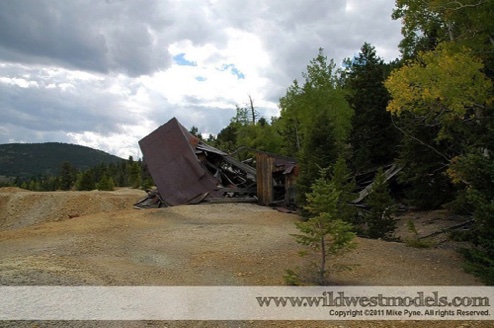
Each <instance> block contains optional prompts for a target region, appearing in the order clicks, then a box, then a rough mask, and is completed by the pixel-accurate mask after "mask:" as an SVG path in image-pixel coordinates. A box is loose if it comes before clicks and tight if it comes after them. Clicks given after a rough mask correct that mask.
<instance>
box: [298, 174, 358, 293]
mask: <svg viewBox="0 0 494 328" xmlns="http://www.w3.org/2000/svg"><path fill="white" fill-rule="evenodd" d="M327 175H328V173H327V170H321V171H320V174H319V176H320V177H319V178H318V179H317V180H316V181H315V182H314V184H313V185H312V188H311V189H312V192H310V193H308V194H307V206H306V210H307V211H308V213H310V218H309V220H307V221H305V222H297V223H296V226H297V229H298V230H299V231H300V232H301V233H300V234H294V235H293V236H294V237H295V240H296V241H297V243H299V244H302V245H305V246H309V247H310V248H311V249H313V250H315V251H316V252H317V253H319V255H320V258H319V261H318V263H315V264H316V266H317V273H318V282H319V284H321V285H324V284H326V283H327V277H328V271H329V270H328V263H327V260H328V258H329V257H331V256H333V257H334V256H338V255H341V254H343V253H345V252H347V251H349V250H351V249H353V248H354V247H355V244H354V242H353V240H354V238H355V233H353V232H352V225H351V224H349V223H348V222H345V221H343V220H341V219H340V218H339V217H338V212H339V211H338V201H339V198H340V193H341V192H340V191H338V190H336V188H335V186H334V184H333V183H331V182H330V181H329V180H328V179H327ZM301 254H302V255H303V254H305V252H303V253H301Z"/></svg>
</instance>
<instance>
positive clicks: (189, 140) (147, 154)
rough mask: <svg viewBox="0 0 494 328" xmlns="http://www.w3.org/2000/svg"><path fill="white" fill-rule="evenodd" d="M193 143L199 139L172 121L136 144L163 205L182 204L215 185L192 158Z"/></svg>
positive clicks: (209, 175)
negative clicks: (162, 200)
mask: <svg viewBox="0 0 494 328" xmlns="http://www.w3.org/2000/svg"><path fill="white" fill-rule="evenodd" d="M197 144H199V139H198V138H196V137H195V136H193V135H192V134H191V133H189V132H188V131H187V129H185V128H184V127H183V126H182V125H181V124H180V123H179V122H178V121H177V119H176V118H173V119H171V120H170V121H168V122H167V123H166V124H164V125H162V126H160V127H159V128H157V129H156V130H154V131H153V132H151V133H150V134H149V135H147V136H146V137H144V138H143V139H141V140H140V141H139V146H140V147H141V151H142V154H143V155H144V160H145V161H146V165H147V167H148V169H149V172H150V174H151V176H152V177H153V180H154V183H155V184H156V187H157V188H158V191H159V192H160V195H161V197H162V198H163V199H164V200H165V202H166V204H167V205H179V204H185V203H187V202H189V201H191V200H192V199H194V198H197V197H199V196H201V195H203V194H205V193H209V192H211V191H213V190H214V189H215V188H216V186H217V183H218V181H217V179H216V178H215V177H213V176H212V175H211V174H210V173H209V172H208V171H207V170H205V169H204V167H203V166H202V165H201V163H200V162H199V160H198V158H197V156H196V155H195V146H196V145H197Z"/></svg>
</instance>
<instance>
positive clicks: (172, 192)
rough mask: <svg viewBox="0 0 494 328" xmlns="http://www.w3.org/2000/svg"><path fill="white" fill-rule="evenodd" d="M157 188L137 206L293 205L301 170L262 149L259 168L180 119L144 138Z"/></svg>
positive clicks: (146, 160)
mask: <svg viewBox="0 0 494 328" xmlns="http://www.w3.org/2000/svg"><path fill="white" fill-rule="evenodd" d="M139 146H140V148H141V151H142V154H143V156H144V161H145V163H146V165H147V167H148V170H149V172H150V174H151V176H152V178H153V180H154V183H155V185H156V187H157V188H158V190H157V191H149V192H148V196H147V197H146V198H144V199H142V200H140V201H139V202H138V203H136V204H135V206H137V207H161V206H173V205H181V204H196V203H199V202H203V201H208V202H228V201H233V202H255V201H259V203H260V204H262V205H270V204H273V203H277V202H278V203H283V204H285V205H286V204H289V203H290V202H293V198H294V188H293V187H294V180H295V176H296V174H297V172H298V170H297V167H296V162H295V160H293V159H290V158H287V157H283V156H279V155H276V154H270V153H266V152H256V164H257V167H256V168H254V167H252V166H250V165H248V164H246V163H243V162H241V161H238V160H236V159H235V158H233V157H232V156H230V155H229V154H227V153H225V152H223V151H221V150H219V149H216V148H214V147H211V146H209V145H207V144H205V143H204V142H203V141H202V140H200V139H199V138H197V137H196V136H194V135H193V134H191V133H190V132H189V131H187V129H186V128H185V127H183V126H182V125H181V124H180V123H179V122H178V120H177V119H176V118H173V119H171V120H170V121H169V122H167V123H166V124H164V125H162V126H160V127H159V128H157V129H156V130H155V131H153V132H151V133H150V134H149V135H147V136H146V137H144V138H143V139H141V140H140V141H139Z"/></svg>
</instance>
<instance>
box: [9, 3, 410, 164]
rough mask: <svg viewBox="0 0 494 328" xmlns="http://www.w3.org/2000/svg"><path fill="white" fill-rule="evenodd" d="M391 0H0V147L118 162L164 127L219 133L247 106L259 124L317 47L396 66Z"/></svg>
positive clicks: (396, 36)
mask: <svg viewBox="0 0 494 328" xmlns="http://www.w3.org/2000/svg"><path fill="white" fill-rule="evenodd" d="M393 7H394V0H346V1H345V0H248V1H246V0H228V1H227V0H208V1H207V0H204V1H201V0H106V1H104V0H70V1H69V0H1V1H0V143H12V142H47V141H57V142H68V143H75V144H82V145H86V146H90V147H94V148H98V149H101V150H104V151H107V152H110V153H112V154H115V155H118V156H121V157H124V158H127V157H128V156H129V155H132V156H134V157H136V156H140V152H139V147H138V144H137V141H138V140H139V139H141V138H142V137H144V136H145V135H147V134H148V133H149V132H151V131H153V130H154V129H156V128H157V127H158V126H160V125H162V124H164V123H166V122H167V121H168V120H169V119H171V118H172V117H174V116H175V117H177V118H178V120H179V121H180V122H181V123H182V124H183V125H184V126H185V127H187V128H190V127H191V126H193V125H195V126H197V127H198V128H199V130H200V131H201V132H202V133H203V134H206V135H207V134H209V133H211V134H217V133H218V132H219V131H220V130H221V129H222V128H223V127H225V126H226V125H227V124H228V122H229V120H230V118H231V117H232V116H233V115H234V113H235V105H239V106H245V105H247V103H248V96H249V95H250V96H251V97H252V98H253V100H254V105H255V106H256V107H257V109H258V110H259V112H260V113H261V114H262V115H263V116H265V117H266V118H270V117H271V116H275V115H278V113H279V110H278V100H279V98H280V97H282V96H283V95H284V94H285V91H286V88H287V87H289V86H290V84H291V83H292V81H293V80H294V79H299V80H300V79H301V73H302V72H303V71H305V68H306V66H307V64H308V63H309V61H310V60H311V59H312V58H314V57H315V56H316V55H317V52H318V48H320V47H322V48H324V52H325V54H326V55H327V56H328V58H333V59H334V60H335V62H336V63H337V64H339V63H341V62H342V60H343V59H344V58H346V57H351V56H354V55H355V54H357V53H358V50H359V49H360V47H361V46H362V44H363V43H364V42H369V43H371V44H372V45H373V46H374V47H375V48H376V50H377V54H378V55H379V56H380V57H382V58H384V59H385V60H386V61H389V60H393V59H395V58H397V57H399V51H398V49H397V44H398V42H399V41H400V39H401V35H400V27H401V26H400V22H397V21H393V20H392V19H391V17H390V16H391V12H392V9H393Z"/></svg>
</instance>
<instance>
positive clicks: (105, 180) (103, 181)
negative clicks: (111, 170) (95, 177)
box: [96, 174, 115, 191]
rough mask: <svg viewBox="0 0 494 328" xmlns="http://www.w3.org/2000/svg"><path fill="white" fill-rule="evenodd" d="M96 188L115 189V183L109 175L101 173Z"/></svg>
mask: <svg viewBox="0 0 494 328" xmlns="http://www.w3.org/2000/svg"><path fill="white" fill-rule="evenodd" d="M96 188H97V189H98V190H105V191H112V190H114V189H115V183H114V182H113V179H112V178H111V177H109V176H108V175H106V174H103V176H101V178H100V180H99V182H98V183H97V185H96Z"/></svg>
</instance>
